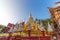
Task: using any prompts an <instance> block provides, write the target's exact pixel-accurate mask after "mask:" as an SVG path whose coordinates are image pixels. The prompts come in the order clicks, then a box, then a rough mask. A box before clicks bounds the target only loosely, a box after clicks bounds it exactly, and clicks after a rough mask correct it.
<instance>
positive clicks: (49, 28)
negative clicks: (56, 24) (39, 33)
mask: <svg viewBox="0 0 60 40" xmlns="http://www.w3.org/2000/svg"><path fill="white" fill-rule="evenodd" d="M47 30H48V31H49V32H51V31H53V29H52V27H51V25H50V24H49V22H48V27H47Z"/></svg>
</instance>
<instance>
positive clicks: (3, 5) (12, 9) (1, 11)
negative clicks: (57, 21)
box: [0, 0, 59, 25]
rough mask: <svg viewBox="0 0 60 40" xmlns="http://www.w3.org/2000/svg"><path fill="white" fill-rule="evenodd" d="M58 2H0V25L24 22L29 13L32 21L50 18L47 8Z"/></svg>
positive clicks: (9, 0) (11, 0) (50, 0)
mask: <svg viewBox="0 0 60 40" xmlns="http://www.w3.org/2000/svg"><path fill="white" fill-rule="evenodd" d="M57 1H59V0H0V24H2V25H7V24H8V23H16V22H21V21H26V20H27V19H28V17H29V14H30V11H31V12H32V17H33V18H34V19H36V18H37V19H46V18H50V14H49V10H48V7H50V6H54V5H55V2H57Z"/></svg>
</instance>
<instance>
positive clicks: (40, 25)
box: [38, 23, 45, 31]
mask: <svg viewBox="0 0 60 40" xmlns="http://www.w3.org/2000/svg"><path fill="white" fill-rule="evenodd" d="M38 28H39V29H40V30H41V31H45V28H44V25H43V23H41V24H38Z"/></svg>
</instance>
